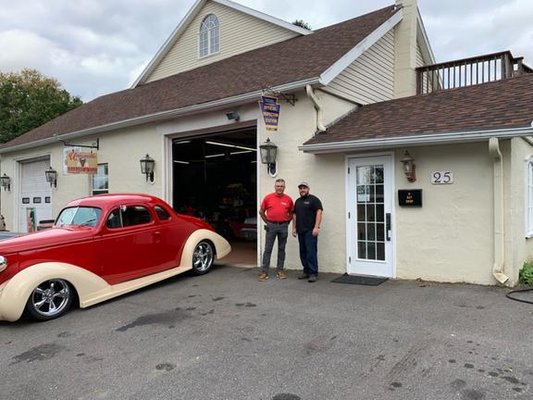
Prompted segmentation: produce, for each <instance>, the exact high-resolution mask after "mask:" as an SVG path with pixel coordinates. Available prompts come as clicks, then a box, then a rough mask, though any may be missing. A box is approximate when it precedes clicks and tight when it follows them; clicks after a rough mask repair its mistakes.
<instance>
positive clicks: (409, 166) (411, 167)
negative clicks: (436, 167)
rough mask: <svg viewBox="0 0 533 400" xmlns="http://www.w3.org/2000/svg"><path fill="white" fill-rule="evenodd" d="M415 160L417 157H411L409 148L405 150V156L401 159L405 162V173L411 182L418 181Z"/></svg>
mask: <svg viewBox="0 0 533 400" xmlns="http://www.w3.org/2000/svg"><path fill="white" fill-rule="evenodd" d="M414 161H415V159H414V158H413V157H411V155H410V154H409V152H408V151H407V150H406V151H405V154H404V156H403V158H402V159H401V160H400V162H401V163H402V164H403V173H404V174H405V177H406V178H407V180H408V181H409V182H414V181H416V165H415V163H414Z"/></svg>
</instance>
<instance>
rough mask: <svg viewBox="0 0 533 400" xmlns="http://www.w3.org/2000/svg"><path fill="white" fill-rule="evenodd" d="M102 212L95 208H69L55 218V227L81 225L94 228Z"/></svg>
mask: <svg viewBox="0 0 533 400" xmlns="http://www.w3.org/2000/svg"><path fill="white" fill-rule="evenodd" d="M100 214H102V210H100V209H99V208H95V207H69V208H65V209H63V211H61V214H59V217H57V220H56V223H55V226H65V225H82V226H96V224H97V223H98V220H99V219H100Z"/></svg>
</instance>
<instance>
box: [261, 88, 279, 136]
mask: <svg viewBox="0 0 533 400" xmlns="http://www.w3.org/2000/svg"><path fill="white" fill-rule="evenodd" d="M259 106H260V107H261V113H262V114H263V119H264V121H265V126H266V130H267V131H272V132H276V131H277V130H278V120H279V110H280V105H279V104H278V98H277V97H268V96H261V100H260V101H259Z"/></svg>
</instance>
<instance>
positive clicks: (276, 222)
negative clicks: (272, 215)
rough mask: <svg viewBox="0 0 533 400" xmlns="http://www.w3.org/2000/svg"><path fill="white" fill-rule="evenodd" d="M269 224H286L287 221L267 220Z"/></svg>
mask: <svg viewBox="0 0 533 400" xmlns="http://www.w3.org/2000/svg"><path fill="white" fill-rule="evenodd" d="M267 222H268V223H269V224H276V225H283V224H288V223H289V221H267Z"/></svg>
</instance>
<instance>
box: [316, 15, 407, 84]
mask: <svg viewBox="0 0 533 400" xmlns="http://www.w3.org/2000/svg"><path fill="white" fill-rule="evenodd" d="M402 18H403V11H402V9H401V8H400V9H399V10H398V11H397V12H396V13H395V14H394V15H393V16H392V17H390V18H389V19H388V20H387V21H385V22H384V23H383V24H381V25H380V26H379V27H378V28H377V29H376V30H374V31H373V32H372V33H371V34H370V35H368V36H367V37H365V38H364V39H363V40H361V41H360V42H359V43H358V44H357V45H356V46H355V47H354V48H352V49H351V50H350V51H349V52H348V53H346V54H345V55H344V56H342V57H341V58H339V59H338V60H337V61H336V62H335V63H334V64H333V65H332V66H331V67H329V68H328V69H327V70H325V71H324V72H323V73H322V75H320V83H321V84H322V85H324V86H327V85H328V84H329V83H330V82H331V81H332V80H333V79H335V78H336V77H337V76H338V75H339V74H340V73H341V72H342V71H344V70H345V69H346V68H347V67H348V66H349V65H350V64H351V63H353V62H354V61H355V60H356V59H357V58H358V57H359V56H361V54H363V53H364V52H365V51H366V50H368V49H369V48H370V47H372V46H373V45H374V44H375V43H376V42H377V41H378V40H379V39H381V38H382V37H383V36H384V35H385V34H386V33H387V32H388V31H390V30H391V29H392V28H394V27H395V26H396V25H397V24H398V23H400V21H401V20H402Z"/></svg>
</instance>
